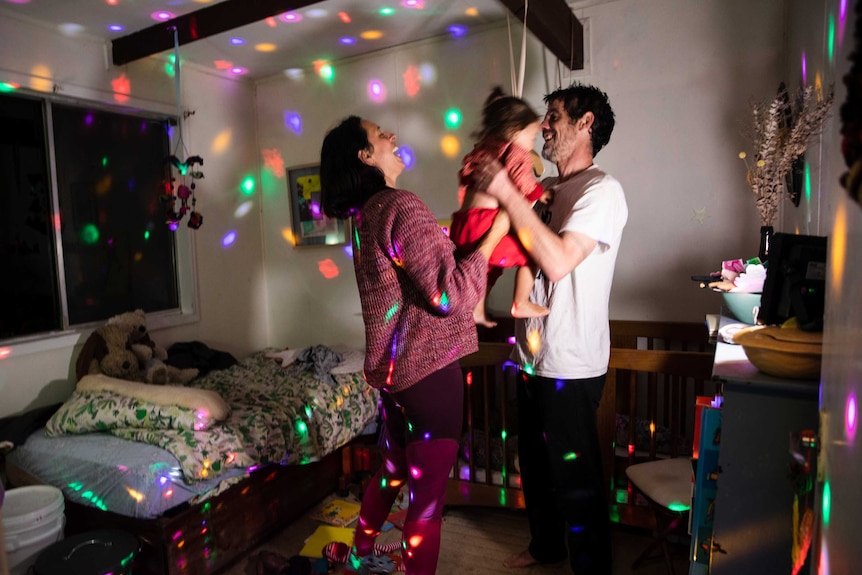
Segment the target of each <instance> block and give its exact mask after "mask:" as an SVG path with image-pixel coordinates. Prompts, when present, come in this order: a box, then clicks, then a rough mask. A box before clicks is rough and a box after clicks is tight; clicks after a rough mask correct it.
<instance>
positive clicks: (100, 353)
mask: <svg viewBox="0 0 862 575" xmlns="http://www.w3.org/2000/svg"><path fill="white" fill-rule="evenodd" d="M97 373H103V374H105V375H107V376H110V377H116V378H117V379H128V380H130V381H144V373H143V371H142V369H141V364H140V362H139V361H138V358H137V356H136V355H135V354H134V352H132V348H131V341H130V340H129V333H128V331H127V330H126V329H125V328H123V327H121V326H118V325H105V326H102V327H100V328H98V329H96V330H95V331H94V332H93V333H91V334H90V337H89V338H87V341H86V342H85V343H84V347H83V348H82V349H81V353H79V354H78V359H77V361H76V362H75V375H76V376H77V378H78V381H80V380H81V378H83V377H84V376H85V375H88V374H97Z"/></svg>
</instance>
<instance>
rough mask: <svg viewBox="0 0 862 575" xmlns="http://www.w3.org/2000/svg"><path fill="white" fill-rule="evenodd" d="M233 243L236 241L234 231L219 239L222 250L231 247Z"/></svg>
mask: <svg viewBox="0 0 862 575" xmlns="http://www.w3.org/2000/svg"><path fill="white" fill-rule="evenodd" d="M235 241H236V231H234V230H231V231H229V232H228V233H226V234H225V235H224V237H223V238H222V239H221V245H222V247H223V248H227V247H230V246H232V245H233V244H234V242H235Z"/></svg>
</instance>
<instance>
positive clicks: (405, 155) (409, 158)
mask: <svg viewBox="0 0 862 575" xmlns="http://www.w3.org/2000/svg"><path fill="white" fill-rule="evenodd" d="M398 155H399V156H400V157H401V161H402V162H404V168H405V169H407V170H409V169H411V168H413V164H414V162H415V161H416V155H415V154H414V153H413V148H411V147H410V146H401V145H399V146H398Z"/></svg>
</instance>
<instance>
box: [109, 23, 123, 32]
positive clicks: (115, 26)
mask: <svg viewBox="0 0 862 575" xmlns="http://www.w3.org/2000/svg"><path fill="white" fill-rule="evenodd" d="M108 30H110V31H111V32H122V31H123V30H125V28H124V27H123V26H121V25H120V24H108Z"/></svg>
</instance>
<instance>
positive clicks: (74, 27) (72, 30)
mask: <svg viewBox="0 0 862 575" xmlns="http://www.w3.org/2000/svg"><path fill="white" fill-rule="evenodd" d="M57 28H58V29H59V30H60V32H61V33H62V34H65V35H66V36H77V35H78V34H80V33H81V32H83V31H84V27H83V26H81V25H80V24H71V23H70V24H60V25H59V26H57Z"/></svg>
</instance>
